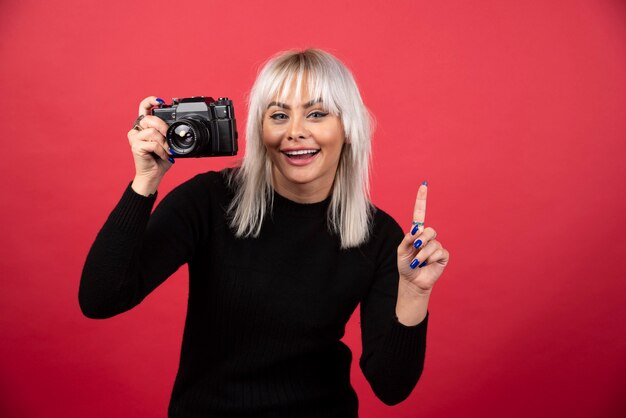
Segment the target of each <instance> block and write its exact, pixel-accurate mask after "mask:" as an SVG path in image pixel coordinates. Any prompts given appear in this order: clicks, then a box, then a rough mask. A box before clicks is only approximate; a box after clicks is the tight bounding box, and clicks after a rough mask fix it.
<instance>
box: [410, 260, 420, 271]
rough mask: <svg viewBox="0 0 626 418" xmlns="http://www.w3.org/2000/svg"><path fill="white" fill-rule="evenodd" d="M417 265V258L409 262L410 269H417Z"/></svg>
mask: <svg viewBox="0 0 626 418" xmlns="http://www.w3.org/2000/svg"><path fill="white" fill-rule="evenodd" d="M417 263H419V261H417V258H416V259H415V260H413V261H411V268H412V269H414V268H415V267H417Z"/></svg>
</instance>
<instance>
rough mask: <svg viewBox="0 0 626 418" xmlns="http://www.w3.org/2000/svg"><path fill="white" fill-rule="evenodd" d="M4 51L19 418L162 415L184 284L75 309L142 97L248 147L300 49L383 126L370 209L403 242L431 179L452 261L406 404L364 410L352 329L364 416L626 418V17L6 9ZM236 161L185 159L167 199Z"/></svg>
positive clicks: (7, 246) (333, 7) (10, 376)
mask: <svg viewBox="0 0 626 418" xmlns="http://www.w3.org/2000/svg"><path fill="white" fill-rule="evenodd" d="M0 35H1V36H0V53H1V62H2V64H1V67H0V91H1V93H0V105H1V106H2V111H1V112H0V122H1V126H2V132H3V134H2V137H1V140H2V145H3V147H2V148H3V152H2V154H3V158H2V163H1V164H0V176H1V178H2V180H3V181H2V198H1V200H0V211H1V212H0V215H1V217H0V219H1V221H0V222H1V225H0V226H1V231H2V234H1V247H0V252H1V254H2V257H1V264H0V268H1V271H0V273H1V280H2V282H1V289H2V291H1V295H0V302H1V305H0V326H1V330H0V331H1V333H2V336H3V338H2V343H1V344H0V397H1V399H0V415H2V416H3V417H39V416H47V417H86V416H89V417H138V416H165V414H166V406H167V402H168V399H169V395H170V390H171V387H172V383H173V379H174V375H175V372H176V368H177V364H178V356H179V349H180V342H181V335H182V326H183V320H184V314H185V302H186V293H187V284H186V270H185V269H183V271H180V272H178V273H177V274H176V275H175V276H174V277H172V278H170V279H169V280H168V281H167V282H166V283H165V284H164V285H162V286H161V287H160V288H159V289H157V290H156V291H155V292H154V293H153V294H152V295H150V296H149V297H148V298H147V299H146V300H145V301H144V303H142V304H141V305H140V306H139V307H137V308H135V309H134V310H132V311H130V312H128V313H125V314H123V315H121V316H118V317H116V318H113V319H109V320H105V321H94V320H89V319H86V318H84V317H82V316H81V313H80V310H79V307H78V302H77V292H78V283H79V278H80V271H81V268H82V263H83V261H84V259H85V256H86V253H87V251H88V248H89V246H90V244H91V243H92V241H93V239H94V237H95V235H96V232H97V231H98V229H99V228H100V226H101V225H102V223H103V222H104V220H105V218H106V216H107V214H108V212H109V211H110V210H111V209H112V207H113V205H114V204H115V203H116V202H117V199H118V198H119V196H120V195H121V192H122V190H123V189H124V187H125V186H126V185H127V183H128V181H130V179H131V178H132V174H133V166H132V161H131V156H130V152H129V150H128V144H127V141H126V132H127V130H128V129H129V127H130V125H131V123H132V121H133V119H134V118H135V116H136V108H137V104H138V102H139V100H140V99H141V98H143V97H144V96H147V95H152V94H154V95H157V96H160V97H162V98H164V99H166V100H168V101H169V100H170V99H171V97H186V96H190V95H200V94H203V95H213V96H216V97H217V96H229V97H230V98H232V99H233V100H234V102H235V104H236V112H237V115H238V120H239V127H240V128H241V129H240V130H241V133H242V136H243V133H244V132H243V127H244V126H245V125H244V121H245V115H246V108H245V98H246V94H247V91H248V90H249V88H250V87H251V85H252V82H253V80H254V78H255V76H256V72H257V69H258V68H259V65H260V64H261V63H262V62H264V61H265V60H266V59H267V58H268V57H269V56H271V55H273V54H274V53H275V52H277V51H280V50H285V49H290V48H304V47H308V46H315V47H320V48H323V49H327V50H329V51H330V52H332V53H334V54H336V55H337V56H338V57H339V58H341V59H342V60H344V62H345V63H346V64H347V65H348V66H349V67H350V68H351V69H352V70H353V72H354V74H355V76H356V78H357V81H358V83H359V85H360V87H361V91H362V94H363V97H364V100H365V101H366V104H367V105H368V107H369V108H370V109H371V111H372V112H373V113H374V115H375V116H376V118H377V122H378V124H377V130H376V133H375V144H374V171H373V198H374V202H375V203H376V204H377V205H378V206H380V207H382V208H383V209H386V210H387V211H388V212H390V213H391V214H392V215H393V216H394V217H395V218H396V219H397V220H398V221H399V222H400V223H401V224H402V225H404V226H405V227H406V228H408V227H409V226H410V218H411V214H412V206H413V201H414V197H415V192H416V190H417V187H418V185H419V183H420V182H421V181H423V180H428V181H429V184H430V188H429V201H428V211H427V216H426V222H427V225H430V226H433V227H434V228H435V229H436V230H437V231H438V233H439V236H438V238H439V239H440V240H441V242H442V243H443V244H444V246H446V247H447V248H448V249H449V250H450V253H451V261H450V265H449V267H448V268H447V270H446V272H445V273H444V275H443V276H442V277H441V279H440V281H439V282H438V283H437V285H436V287H435V290H434V293H433V296H432V299H431V305H430V312H431V318H430V326H429V328H430V329H429V335H428V350H427V358H426V368H425V371H424V374H423V376H422V379H421V381H420V382H419V384H418V386H417V388H416V389H415V390H414V392H413V394H412V395H411V396H410V398H409V399H408V400H406V401H405V402H403V403H402V404H400V405H398V406H395V407H387V406H385V405H384V404H382V403H381V402H380V401H378V400H377V399H376V398H375V396H374V395H373V394H372V391H371V389H370V388H369V386H368V384H367V383H366V381H365V380H364V378H363V376H362V374H361V372H360V370H359V369H358V366H357V364H356V361H357V360H358V357H359V355H360V351H361V348H360V340H359V338H360V331H359V327H358V318H357V317H356V316H355V317H353V318H352V320H351V321H350V323H349V325H348V327H347V330H346V336H345V341H346V343H347V344H348V345H349V346H350V347H351V348H352V349H353V352H354V357H355V364H353V372H352V380H353V384H354V386H355V388H356V390H357V392H358V394H359V397H360V401H361V407H360V411H361V416H362V417H365V418H367V417H379V416H393V417H430V418H436V417H459V416H463V417H501V416H506V417H528V416H533V417H553V416H566V417H616V418H617V417H624V416H626V400H625V397H624V394H625V393H626V391H625V389H626V307H625V303H624V302H625V300H626V298H625V292H626V281H625V276H626V275H625V272H626V268H625V267H624V262H623V259H624V256H625V254H626V239H625V238H624V232H625V231H626V228H625V227H624V226H625V221H624V212H625V209H626V193H625V191H626V187H625V186H624V179H626V164H625V163H624V153H625V151H626V144H625V143H626V141H625V134H626V117H625V110H626V106H625V105H626V4H624V2H622V1H609V0H563V1H545V0H543V1H541V0H538V1H528V2H521V1H508V0H507V1H504V0H500V1H474V2H466V1H436V2H433V1H393V2H389V1H385V2H381V1H376V2H368V3H365V2H356V1H345V2H340V1H338V2H331V1H326V0H322V1H314V2H291V1H283V0H280V1H272V2H265V1H258V2H257V1H244V2H216V1H197V0H194V1H186V2H182V3H180V4H179V5H176V2H171V1H161V0H159V1H149V2H148V1H137V2H123V1H119V0H110V1H105V2H103V1H78V0H67V1H64V2H44V1H32V0H19V1H18V0H3V1H2V4H1V5H0ZM241 145H242V146H243V145H244V141H242V142H241ZM233 161H234V160H233V159H202V160H197V161H183V160H179V161H178V162H177V164H176V165H175V166H174V167H173V169H172V170H171V171H170V172H169V173H168V176H167V177H166V179H165V181H164V183H163V184H162V186H161V188H160V191H161V196H163V195H164V194H165V193H166V192H167V191H169V190H170V189H171V188H172V187H174V186H175V185H177V184H179V183H180V182H182V181H184V180H185V179H187V178H189V177H191V176H193V175H194V174H195V173H198V172H200V171H205V170H208V169H215V170H217V169H220V168H222V167H225V166H226V165H229V164H232V163H233ZM357 312H358V311H357Z"/></svg>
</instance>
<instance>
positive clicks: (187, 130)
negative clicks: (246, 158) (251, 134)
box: [152, 96, 238, 158]
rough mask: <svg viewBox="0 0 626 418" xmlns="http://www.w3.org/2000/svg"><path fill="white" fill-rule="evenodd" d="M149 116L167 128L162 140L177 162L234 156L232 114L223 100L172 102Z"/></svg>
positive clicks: (233, 114)
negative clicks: (186, 159)
mask: <svg viewBox="0 0 626 418" xmlns="http://www.w3.org/2000/svg"><path fill="white" fill-rule="evenodd" d="M152 114H153V115H154V116H157V117H159V118H161V119H163V120H164V121H165V122H166V123H167V124H168V125H169V128H168V130H167V134H166V136H165V138H166V140H167V144H168V145H169V147H170V148H171V149H172V151H174V153H175V155H174V156H175V157H177V158H191V157H214V156H220V155H237V137H238V135H237V125H236V123H235V110H234V108H233V102H232V100H229V99H228V98H227V97H220V98H219V99H217V100H214V99H213V98H212V97H204V96H195V97H191V98H186V99H172V104H171V105H168V104H161V105H159V106H158V107H155V108H153V109H152Z"/></svg>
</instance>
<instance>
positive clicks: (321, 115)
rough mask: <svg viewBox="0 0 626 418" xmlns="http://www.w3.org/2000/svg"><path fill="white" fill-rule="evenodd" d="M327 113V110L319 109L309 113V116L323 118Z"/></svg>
mask: <svg viewBox="0 0 626 418" xmlns="http://www.w3.org/2000/svg"><path fill="white" fill-rule="evenodd" d="M327 115H328V112H322V111H319V110H316V111H315V112H311V113H309V117H312V118H313V119H319V118H323V117H324V116H327Z"/></svg>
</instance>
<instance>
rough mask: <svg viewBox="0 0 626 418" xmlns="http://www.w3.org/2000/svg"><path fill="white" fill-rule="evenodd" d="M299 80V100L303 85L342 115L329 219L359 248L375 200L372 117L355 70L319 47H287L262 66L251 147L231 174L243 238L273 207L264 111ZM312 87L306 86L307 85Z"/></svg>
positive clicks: (234, 222)
mask: <svg viewBox="0 0 626 418" xmlns="http://www.w3.org/2000/svg"><path fill="white" fill-rule="evenodd" d="M294 83H295V88H296V91H295V92H294V94H295V95H296V97H297V99H298V100H299V95H300V94H302V89H303V87H304V88H306V89H307V90H308V93H309V97H311V98H312V99H321V101H322V103H323V104H324V106H325V107H326V108H327V110H328V111H329V112H330V113H333V114H336V115H338V116H339V117H340V119H341V123H342V126H343V131H344V134H345V143H344V146H343V149H342V151H341V157H340V159H339V165H338V167H337V172H336V174H335V181H334V183H333V187H332V190H331V194H332V197H331V200H330V205H329V207H328V213H327V220H328V228H329V230H330V231H331V232H335V233H337V234H338V235H339V237H340V240H341V248H351V247H356V246H358V245H360V244H362V243H364V242H365V241H367V239H368V238H369V234H370V223H371V219H372V214H373V210H374V208H373V206H372V204H371V203H370V199H369V196H370V195H369V165H370V159H371V131H372V120H371V118H370V114H369V112H368V111H367V109H366V107H365V105H364V104H363V100H362V99H361V94H360V93H359V89H358V87H357V85H356V82H355V81H354V77H353V76H352V74H351V72H350V70H348V68H346V66H345V65H344V64H343V63H342V62H341V61H339V60H338V59H337V58H335V57H334V56H333V55H331V54H329V53H327V52H325V51H322V50H319V49H307V50H304V51H288V52H282V53H279V54H278V55H276V56H274V57H273V58H271V59H270V60H269V61H268V62H267V63H266V64H265V65H264V66H263V68H262V69H261V71H260V72H259V75H258V77H257V79H256V81H255V83H254V86H253V87H252V90H251V92H250V99H249V110H248V121H247V125H246V134H247V137H246V142H247V143H246V152H245V155H244V158H243V162H242V164H241V167H240V169H239V170H233V171H232V173H233V174H232V175H231V177H230V179H229V181H230V184H231V186H234V187H233V188H234V189H235V196H234V198H233V200H232V202H231V204H230V206H229V207H228V213H229V215H230V226H231V228H233V230H234V231H235V235H236V236H237V237H250V236H251V237H258V236H259V233H260V232H261V226H262V224H263V220H264V219H265V216H266V215H267V214H268V213H271V211H272V205H273V196H274V193H273V190H274V187H273V180H272V162H271V160H270V157H269V155H268V154H267V150H266V148H265V146H264V145H263V115H264V113H265V111H266V109H267V106H268V105H269V103H270V102H272V101H273V100H276V99H277V98H278V100H279V101H284V98H285V97H286V96H288V94H289V88H291V86H292V85H294ZM305 86H306V87H305Z"/></svg>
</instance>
